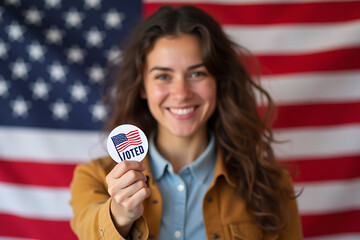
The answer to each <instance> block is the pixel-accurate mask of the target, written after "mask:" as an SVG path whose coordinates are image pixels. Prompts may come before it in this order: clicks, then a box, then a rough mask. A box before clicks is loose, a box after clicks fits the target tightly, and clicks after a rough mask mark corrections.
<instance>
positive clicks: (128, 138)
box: [107, 124, 148, 162]
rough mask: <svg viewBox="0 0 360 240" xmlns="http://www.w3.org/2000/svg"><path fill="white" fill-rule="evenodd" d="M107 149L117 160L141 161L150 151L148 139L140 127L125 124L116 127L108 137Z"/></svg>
mask: <svg viewBox="0 0 360 240" xmlns="http://www.w3.org/2000/svg"><path fill="white" fill-rule="evenodd" d="M107 150H108V152H109V154H110V156H111V158H112V159H114V160H115V161H116V162H121V161H126V160H134V161H139V162H140V161H141V160H143V159H144V157H145V156H146V154H147V151H148V140H147V138H146V135H145V134H144V132H143V131H141V129H140V128H138V127H136V126H134V125H130V124H124V125H120V126H118V127H116V128H114V129H113V130H112V131H111V132H110V134H109V137H108V139H107Z"/></svg>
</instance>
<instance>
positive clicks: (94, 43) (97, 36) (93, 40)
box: [84, 27, 104, 47]
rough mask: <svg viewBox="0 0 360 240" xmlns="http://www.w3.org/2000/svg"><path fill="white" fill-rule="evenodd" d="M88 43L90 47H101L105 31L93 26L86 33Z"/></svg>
mask: <svg viewBox="0 0 360 240" xmlns="http://www.w3.org/2000/svg"><path fill="white" fill-rule="evenodd" d="M84 35H85V40H86V44H87V45H88V46H90V47H101V46H102V41H103V40H104V33H103V32H100V31H99V30H98V29H97V28H95V27H93V28H91V29H90V31H88V32H86V33H85V34H84Z"/></svg>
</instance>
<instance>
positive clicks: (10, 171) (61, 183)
mask: <svg viewBox="0 0 360 240" xmlns="http://www.w3.org/2000/svg"><path fill="white" fill-rule="evenodd" d="M75 166H76V165H75V164H52V163H37V162H21V161H10V160H7V159H0V181H2V182H11V183H19V184H28V185H38V186H50V187H68V186H69V184H70V182H71V179H72V176H73V171H74V168H75Z"/></svg>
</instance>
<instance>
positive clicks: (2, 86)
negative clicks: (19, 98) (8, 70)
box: [0, 77, 10, 98]
mask: <svg viewBox="0 0 360 240" xmlns="http://www.w3.org/2000/svg"><path fill="white" fill-rule="evenodd" d="M9 88H10V83H8V82H7V81H5V80H4V79H3V78H2V77H0V96H1V97H4V98H6V97H7V96H9Z"/></svg>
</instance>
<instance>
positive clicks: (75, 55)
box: [66, 45, 86, 63]
mask: <svg viewBox="0 0 360 240" xmlns="http://www.w3.org/2000/svg"><path fill="white" fill-rule="evenodd" d="M85 55H86V52H85V51H84V50H82V49H81V48H79V47H78V46H75V45H74V46H72V47H71V48H69V49H68V50H66V56H67V58H68V60H69V62H70V63H83V62H84V57H85Z"/></svg>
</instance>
